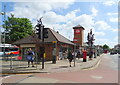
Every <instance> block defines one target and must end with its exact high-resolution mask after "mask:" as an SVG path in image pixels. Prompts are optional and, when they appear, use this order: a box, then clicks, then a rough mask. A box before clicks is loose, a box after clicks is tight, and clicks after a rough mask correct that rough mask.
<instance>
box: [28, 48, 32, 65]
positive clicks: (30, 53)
mask: <svg viewBox="0 0 120 85" xmlns="http://www.w3.org/2000/svg"><path fill="white" fill-rule="evenodd" d="M33 56H34V52H33V51H32V49H31V48H30V49H29V50H28V52H27V60H28V67H29V66H30V62H31V64H32V67H34V64H33V61H34V57H33Z"/></svg>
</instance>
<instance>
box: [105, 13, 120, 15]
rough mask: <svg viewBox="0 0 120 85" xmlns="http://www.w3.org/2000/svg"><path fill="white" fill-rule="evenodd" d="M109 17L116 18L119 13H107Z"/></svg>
mask: <svg viewBox="0 0 120 85" xmlns="http://www.w3.org/2000/svg"><path fill="white" fill-rule="evenodd" d="M107 15H109V16H114V15H118V13H107Z"/></svg>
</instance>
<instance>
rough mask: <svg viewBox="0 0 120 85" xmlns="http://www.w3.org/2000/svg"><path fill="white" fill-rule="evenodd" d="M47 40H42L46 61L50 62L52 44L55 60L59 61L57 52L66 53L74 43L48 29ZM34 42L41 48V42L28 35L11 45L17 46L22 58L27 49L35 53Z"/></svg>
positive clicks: (35, 46) (34, 36)
mask: <svg viewBox="0 0 120 85" xmlns="http://www.w3.org/2000/svg"><path fill="white" fill-rule="evenodd" d="M48 36H49V37H48V38H46V39H45V40H44V42H45V45H44V46H45V53H46V58H45V59H46V60H52V55H53V54H52V51H53V44H54V43H56V56H57V60H58V59H59V51H60V50H62V51H67V50H68V49H70V48H71V49H72V48H73V46H74V43H72V42H71V41H70V40H68V39H67V38H65V37H64V36H62V35H60V34H59V33H57V32H55V31H54V30H52V29H50V28H48ZM36 41H37V42H39V44H40V45H39V46H41V45H42V44H41V40H40V39H38V38H37V37H36V35H30V36H27V37H25V38H23V39H20V40H18V41H16V42H14V43H13V44H15V45H19V46H20V49H21V55H22V56H24V55H25V53H26V50H27V49H28V48H32V49H33V50H34V51H35V52H36V48H37V47H38V46H37V45H36Z"/></svg>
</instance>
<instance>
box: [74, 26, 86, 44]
mask: <svg viewBox="0 0 120 85" xmlns="http://www.w3.org/2000/svg"><path fill="white" fill-rule="evenodd" d="M73 29H74V39H73V42H74V43H76V44H77V45H80V46H83V41H84V30H85V29H84V28H83V27H82V26H81V25H77V26H75V27H73Z"/></svg>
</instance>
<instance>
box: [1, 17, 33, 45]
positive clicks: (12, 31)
mask: <svg viewBox="0 0 120 85" xmlns="http://www.w3.org/2000/svg"><path fill="white" fill-rule="evenodd" d="M3 28H4V29H5V33H6V37H5V38H6V43H13V42H15V41H17V40H19V39H21V38H24V37H26V36H28V35H31V34H32V32H33V30H32V28H33V27H32V23H31V21H30V20H29V19H27V18H16V17H14V15H11V17H8V20H6V21H5V24H3Z"/></svg>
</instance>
